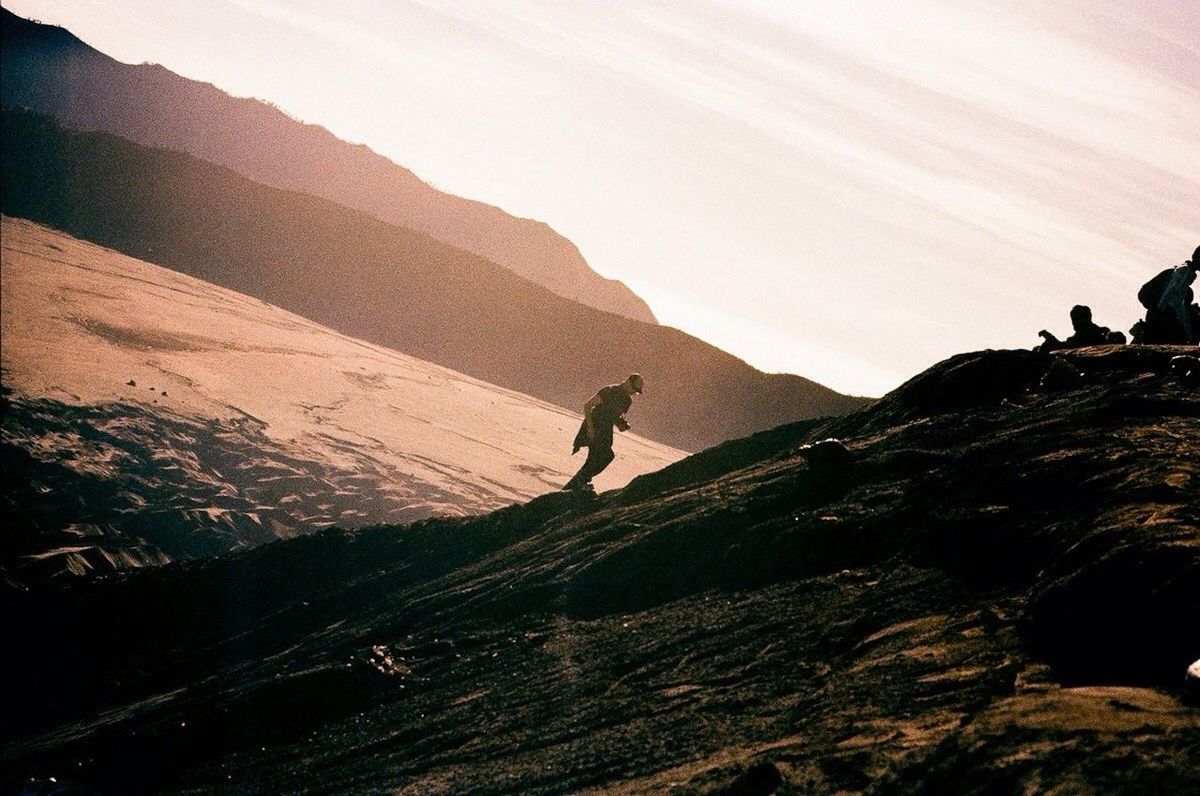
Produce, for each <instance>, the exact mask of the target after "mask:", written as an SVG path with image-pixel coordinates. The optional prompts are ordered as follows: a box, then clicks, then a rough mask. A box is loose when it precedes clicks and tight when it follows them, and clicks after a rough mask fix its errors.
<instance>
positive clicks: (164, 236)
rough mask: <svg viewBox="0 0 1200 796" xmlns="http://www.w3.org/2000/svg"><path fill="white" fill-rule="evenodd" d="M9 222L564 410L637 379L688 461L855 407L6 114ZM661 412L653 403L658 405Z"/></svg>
mask: <svg viewBox="0 0 1200 796" xmlns="http://www.w3.org/2000/svg"><path fill="white" fill-rule="evenodd" d="M3 113H4V116H3V119H4V125H3V131H2V132H3V136H4V146H5V149H6V157H5V159H4V162H3V169H4V171H3V189H4V190H3V196H2V197H0V201H2V202H3V209H4V212H5V213H8V214H9V215H14V216H20V217H24V218H30V219H32V220H35V221H38V222H39V223H43V224H47V225H50V226H53V227H56V228H58V229H62V230H64V231H66V232H69V233H71V234H73V235H75V236H77V237H81V238H84V239H87V240H91V241H94V242H96V243H99V244H101V245H104V246H108V247H111V248H114V249H117V250H118V251H121V252H122V253H124V254H127V255H130V256H133V257H136V258H139V259H143V260H147V261H149V262H153V263H156V264H159V265H165V266H167V267H169V268H173V269H175V270H179V271H182V272H183V273H187V274H189V275H192V276H196V277H198V278H200V279H203V280H205V281H208V282H212V283H214V284H217V285H220V286H222V287H226V288H230V289H233V290H235V291H238V292H240V293H244V294H247V295H251V296H255V297H257V298H260V299H263V300H266V301H269V302H270V303H272V304H275V305H277V306H279V307H281V308H283V309H286V310H288V311H291V312H295V313H297V314H299V315H302V316H304V317H306V318H309V319H312V320H315V321H317V322H319V323H321V324H323V325H325V326H329V327H331V328H333V329H335V330H337V331H340V332H343V333H345V334H349V335H351V336H353V337H357V338H361V339H365V340H368V341H370V342H374V343H377V344H380V345H384V346H386V347H388V348H392V349H395V350H397V351H401V352H403V353H406V354H409V355H412V356H415V357H417V358H418V359H421V360H424V361H427V362H433V363H435V364H439V365H442V366H445V367H449V368H451V369H453V370H457V371H460V372H463V373H466V374H468V375H470V376H474V377H476V378H479V379H481V380H483V381H486V382H489V383H491V384H496V385H499V386H501V387H506V388H509V389H513V390H516V391H517V392H521V393H525V394H528V395H532V396H534V397H536V398H540V399H542V400H546V401H549V402H551V403H554V404H556V405H558V406H562V407H567V408H570V409H574V408H576V407H581V406H582V404H583V402H584V401H585V400H587V398H588V397H590V396H591V395H592V394H593V392H594V391H595V390H596V389H597V388H598V387H600V386H603V385H605V384H611V383H614V382H616V381H620V380H622V379H623V378H624V377H625V375H627V374H629V373H631V372H635V371H640V372H642V373H643V374H644V375H645V376H646V377H647V384H648V389H647V394H646V395H645V396H642V398H641V399H639V401H638V403H637V406H636V407H635V410H634V411H633V412H632V413H631V415H630V420H631V422H633V423H634V424H635V425H634V429H635V430H636V431H638V432H639V433H642V434H643V435H644V436H646V437H648V438H650V439H655V440H658V441H660V442H664V443H666V444H669V445H671V446H673V447H676V448H680V449H684V450H696V449H699V448H703V447H707V446H709V445H712V444H715V443H716V442H720V441H722V440H725V439H729V438H733V437H739V436H744V435H745V434H747V433H752V432H754V431H757V430H760V429H763V428H768V427H771V426H774V425H778V424H779V423H781V422H787V421H790V420H795V419H799V418H802V417H806V416H815V415H825V414H836V413H840V412H846V411H851V410H853V409H855V408H858V407H860V406H862V405H863V404H864V403H866V401H865V399H860V398H854V397H850V396H844V395H841V394H839V393H837V392H835V391H834V390H831V389H829V388H827V387H824V386H822V385H819V384H817V383H815V382H813V381H811V380H808V379H805V378H803V377H800V376H793V375H788V374H765V373H762V372H761V371H758V370H756V369H754V368H753V367H751V366H750V365H748V364H747V363H745V362H743V361H742V360H740V359H737V358H736V357H734V356H733V355H731V354H729V353H727V352H724V351H721V350H720V349H717V348H716V347H714V346H711V345H709V344H707V343H704V342H703V341H701V340H698V339H697V338H695V337H692V336H690V335H687V334H685V333H684V332H681V331H679V330H677V329H672V328H670V327H665V326H659V325H657V324H646V323H642V322H639V321H633V320H629V319H627V318H624V317H622V316H617V315H614V314H611V313H606V312H602V311H600V310H596V309H594V308H591V307H586V306H584V305H581V304H578V303H576V302H572V301H570V300H568V299H564V298H562V297H560V296H558V295H556V294H554V293H552V292H551V291H549V290H547V289H545V288H542V287H540V286H538V285H535V284H533V283H530V282H528V281H526V280H524V279H522V278H521V277H519V276H517V275H515V274H513V273H512V272H511V271H509V270H507V269H504V268H502V267H501V266H498V265H496V264H495V263H492V262H490V261H488V260H485V259H483V258H480V257H478V256H476V255H471V254H470V253H468V252H464V251H462V250H460V249H455V248H453V247H451V246H449V245H448V244H446V243H443V242H441V241H438V240H436V239H433V238H430V237H428V236H426V235H424V234H423V233H420V232H416V231H413V230H408V229H405V228H402V227H397V226H395V225H392V224H388V223H387V222H384V221H380V220H379V219H377V218H375V217H373V216H371V215H370V214H368V213H365V212H363V211H359V210H352V209H349V208H344V207H341V206H339V205H337V204H335V203H333V202H331V201H330V200H327V199H321V198H318V197H311V196H308V195H306V194H299V193H296V192H289V191H284V190H282V189H278V188H271V187H269V186H264V185H261V184H259V183H255V182H253V181H251V180H249V179H247V178H245V177H243V176H241V175H239V174H237V173H236V172H234V171H232V170H229V169H226V168H224V167H221V166H217V165H215V164H212V163H210V162H208V161H204V160H201V159H198V158H196V157H194V156H191V155H188V154H186V153H182V152H174V151H168V150H154V149H148V148H145V147H142V146H140V145H138V144H135V143H133V142H130V141H128V140H126V139H121V138H119V137H116V136H111V135H109V134H107V133H77V132H71V131H68V130H66V129H64V128H62V127H61V126H60V125H58V124H57V123H56V122H54V121H53V120H51V119H49V118H47V117H44V116H39V115H37V114H33V113H30V112H23V111H10V110H6V111H4V112H3ZM656 399H657V400H656Z"/></svg>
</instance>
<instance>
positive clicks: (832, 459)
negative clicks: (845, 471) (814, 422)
mask: <svg viewBox="0 0 1200 796" xmlns="http://www.w3.org/2000/svg"><path fill="white" fill-rule="evenodd" d="M799 453H800V455H801V456H802V457H804V461H806V462H808V466H809V467H817V468H843V467H849V466H851V465H853V464H854V454H853V453H851V452H850V449H849V448H847V447H846V446H845V444H843V443H842V441H841V440H838V439H823V440H821V441H820V442H813V443H811V444H809V445H803V446H801V448H800V450H799Z"/></svg>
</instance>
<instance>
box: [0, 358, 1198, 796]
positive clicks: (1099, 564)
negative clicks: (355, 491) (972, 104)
mask: <svg viewBox="0 0 1200 796" xmlns="http://www.w3.org/2000/svg"><path fill="white" fill-rule="evenodd" d="M1179 353H1180V349H1171V348H1153V347H1132V346H1131V347H1126V348H1121V349H1116V348H1107V347H1104V348H1097V349H1086V350H1081V351H1076V352H1068V353H1065V354H1061V355H1060V356H1062V357H1064V358H1065V359H1067V360H1068V361H1069V362H1070V363H1071V364H1072V366H1073V367H1075V368H1078V369H1079V370H1080V371H1081V372H1082V373H1083V374H1085V376H1086V378H1085V381H1084V383H1083V385H1082V386H1081V387H1080V388H1079V389H1073V390H1072V389H1068V390H1065V391H1060V392H1053V393H1048V392H1043V391H1040V390H1039V389H1038V383H1039V380H1040V378H1041V376H1042V375H1043V374H1044V373H1045V369H1046V367H1047V365H1048V360H1047V358H1045V357H1042V356H1041V355H1037V354H1034V353H1032V352H985V353H982V354H972V355H964V356H962V357H956V358H955V359H953V360H950V361H949V362H947V363H944V364H943V365H940V366H938V367H936V368H934V369H933V370H932V371H931V372H929V373H927V374H923V375H922V376H921V377H918V379H915V380H913V381H912V382H910V383H909V384H908V385H906V386H905V387H904V388H901V389H900V390H898V391H897V392H896V393H894V394H893V395H891V396H889V397H887V398H885V399H883V400H882V401H881V402H880V403H879V404H878V405H876V406H875V407H873V408H871V409H869V410H867V411H864V412H861V413H859V414H856V415H852V416H849V417H845V418H840V419H837V420H831V421H825V422H821V423H813V422H809V423H804V424H798V425H795V426H790V427H784V428H779V429H775V430H773V431H770V432H765V433H764V434H761V435H756V436H755V437H753V438H749V439H748V440H740V441H737V442H734V443H728V444H727V445H722V446H720V447H718V448H714V449H712V450H710V451H706V452H705V453H702V454H698V455H697V456H694V457H692V458H690V459H688V460H685V461H683V462H679V463H677V464H675V465H672V466H671V467H668V468H666V469H664V470H663V471H662V472H660V473H655V474H653V475H649V476H645V477H643V478H640V479H637V480H636V481H635V482H633V483H632V484H631V485H630V486H629V487H627V488H626V489H625V490H624V491H622V492H615V493H606V494H603V495H600V496H599V497H598V498H597V499H595V500H593V501H590V502H588V503H586V504H584V503H580V502H579V501H577V500H575V499H574V498H573V497H572V496H570V495H561V494H554V495H548V496H546V497H542V498H538V499H536V500H534V501H532V502H530V503H528V504H525V505H522V506H514V507H511V508H508V509H504V510H502V511H498V512H495V513H492V514H489V515H486V516H484V517H479V518H475V519H463V520H430V521H425V522H421V523H417V524H415V525H410V526H407V527H382V528H376V529H370V530H365V531H361V532H358V533H355V534H343V533H336V532H326V533H321V534H317V535H314V536H308V537H304V538H302V539H296V540H291V541H287V542H280V543H275V544H271V545H266V546H264V547H261V548H258V549H256V550H253V551H250V552H247V553H245V554H239V555H233V556H226V557H223V558H221V559H218V560H216V561H212V562H208V563H204V564H193V565H187V566H178V565H172V566H169V567H165V568H162V569H159V570H154V571H147V572H143V573H139V574H136V575H131V576H128V577H125V578H121V579H118V580H115V581H113V582H108V583H80V584H77V585H76V586H75V587H74V588H70V589H66V590H62V591H57V592H33V593H29V594H24V595H9V596H8V597H6V598H5V601H6V604H5V605H4V610H5V616H7V617H12V621H11V623H10V624H11V629H10V630H9V637H8V639H7V640H9V641H10V643H11V647H12V648H13V649H18V650H20V651H21V654H20V655H16V656H9V657H8V658H7V659H6V661H5V665H6V667H8V668H9V669H11V671H10V672H8V676H7V677H5V679H4V682H5V683H6V684H7V687H8V689H9V692H8V693H6V694H4V695H3V697H4V699H5V704H6V706H7V709H8V711H9V715H10V716H11V721H9V722H8V723H7V724H6V725H5V727H4V733H5V736H4V738H5V740H4V746H3V750H2V752H0V761H2V763H0V773H2V774H3V776H5V777H7V778H8V780H7V781H12V782H16V781H18V780H21V779H23V778H26V777H34V778H45V777H46V776H49V775H53V774H55V773H56V772H67V771H69V772H72V773H71V776H72V777H73V778H75V779H77V780H78V781H81V782H84V783H86V784H88V785H90V786H93V787H97V788H99V789H100V790H102V791H103V790H106V789H107V790H119V791H129V790H135V791H144V790H156V791H210V790H225V791H234V792H268V791H271V792H278V791H287V792H296V791H300V792H305V791H322V792H326V791H342V792H346V791H350V792H364V791H365V792H379V791H387V792H396V793H428V792H446V793H449V792H467V791H470V792H483V793H514V792H522V793H561V792H577V791H587V790H590V789H600V790H616V791H619V792H629V793H642V792H663V791H670V792H673V793H711V792H725V793H747V794H758V793H808V792H815V793H831V792H874V793H950V792H952V793H979V794H983V793H988V794H991V793H1014V792H1015V793H1021V792H1041V791H1058V792H1127V793H1143V792H1163V793H1180V792H1187V791H1188V790H1189V789H1194V785H1195V783H1196V782H1197V781H1200V711H1197V710H1196V709H1195V708H1193V707H1189V706H1187V705H1185V704H1184V701H1183V699H1182V697H1183V696H1184V693H1185V688H1184V687H1182V686H1183V684H1182V683H1181V681H1180V675H1181V673H1182V672H1184V671H1185V670H1186V669H1187V667H1188V665H1189V663H1191V662H1192V661H1195V660H1196V658H1197V657H1198V656H1200V649H1198V648H1197V647H1196V644H1197V643H1198V641H1197V636H1196V634H1195V633H1194V632H1193V631H1192V629H1193V628H1196V627H1200V604H1198V603H1197V599H1198V595H1200V582H1198V581H1197V574H1198V573H1200V500H1197V494H1198V484H1200V459H1198V457H1197V453H1198V451H1197V446H1198V445H1200V434H1198V433H1197V432H1198V431H1200V427H1198V426H1200V397H1198V396H1197V395H1196V392H1195V391H1194V390H1191V389H1188V388H1186V387H1184V386H1183V385H1181V384H1179V382H1178V381H1177V380H1175V379H1174V378H1172V377H1171V376H1170V375H1169V374H1168V367H1167V363H1168V362H1169V360H1170V357H1171V356H1175V355H1177V354H1179ZM1005 374H1006V375H1005ZM830 438H835V439H838V440H841V441H842V442H843V444H844V445H845V446H846V448H847V449H848V450H849V451H851V452H852V457H853V462H854V464H853V467H850V468H837V467H828V466H818V462H817V461H815V460H814V458H813V455H812V452H813V450H814V448H805V447H804V446H805V445H810V444H812V443H813V442H816V441H820V440H826V439H830ZM818 458H819V457H818ZM31 683H32V684H35V685H34V686H32V687H31V686H29V685H28V684H31Z"/></svg>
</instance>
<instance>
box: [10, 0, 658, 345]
mask: <svg viewBox="0 0 1200 796" xmlns="http://www.w3.org/2000/svg"><path fill="white" fill-rule="evenodd" d="M0 32H2V34H3V35H2V40H0V64H2V68H3V71H4V80H3V82H2V83H0V101H2V103H3V105H4V106H5V107H8V108H30V109H32V110H35V111H38V112H40V113H45V114H49V115H51V116H54V117H56V118H58V119H60V120H61V121H62V122H63V123H64V124H66V125H67V126H69V127H74V128H78V129H83V130H98V131H104V132H109V133H115V134H116V135H119V136H122V137H123V138H128V139H131V140H133V141H136V142H138V143H140V144H145V145H147V146H152V147H162V148H164V149H175V150H179V151H181V152H188V153H191V154H193V155H196V156H197V157H200V158H203V159H204V160H208V161H212V162H213V163H218V164H220V165H222V166H225V167H227V168H230V169H233V170H234V171H236V172H238V173H240V174H244V175H245V176H247V177H249V178H250V179H252V180H255V181H257V182H261V183H265V184H267V185H271V186H274V187H276V188H286V189H289V190H295V191H301V192H303V193H308V194H313V195H314V196H320V197H324V198H326V199H330V200H332V201H334V202H337V203H338V204H341V205H345V206H346V207H352V208H354V209H356V210H363V211H365V212H367V213H370V214H371V215H373V216H375V217H377V218H380V219H382V220H384V221H389V222H392V223H395V224H400V225H401V226H405V227H409V228H411V229H415V230H418V231H420V232H424V233H427V234H428V235H430V236H432V237H434V238H437V239H438V240H440V241H445V242H446V243H448V244H450V245H452V246H455V247H457V248H460V249H464V250H466V251H469V252H472V253H474V254H478V255H480V256H481V257H485V258H487V259H489V260H491V261H492V262H494V263H498V264H500V265H502V266H504V267H505V268H508V269H509V270H511V271H513V272H514V273H516V274H519V275H520V276H522V277H524V278H525V279H528V280H530V281H531V282H535V283H537V284H539V285H542V286H543V287H546V288H549V289H550V290H552V291H554V292H555V293H557V294H558V295H560V296H564V297H566V298H569V299H572V300H574V301H578V302H581V303H583V304H587V305H589V306H592V307H596V308H597V309H601V310H605V311H607V312H615V313H617V314H619V315H624V316H626V317H629V318H633V319H635V320H639V321H645V322H648V323H654V315H653V313H651V312H650V308H649V307H648V306H646V302H644V301H642V299H640V298H639V297H638V296H637V295H635V294H634V293H633V291H631V290H630V289H629V288H628V287H626V286H625V285H624V284H623V283H621V282H619V281H617V280H615V279H606V278H604V277H602V276H600V275H599V274H597V273H596V272H595V271H593V270H592V269H591V268H590V267H589V266H588V264H587V263H586V262H585V261H584V259H583V256H582V255H581V254H580V253H579V250H578V249H577V248H576V247H575V244H573V243H571V241H569V240H567V239H566V238H564V237H562V236H561V235H559V234H558V233H557V232H555V231H554V230H553V229H551V228H550V227H549V226H547V225H545V224H543V223H540V222H537V221H533V220H531V219H525V218H514V217H513V216H510V215H508V214H507V213H505V212H504V211H503V210H501V209H500V208H498V207H493V206H492V205H487V204H484V203H482V202H475V201H471V200H470V199H463V198H462V197H459V196H452V195H450V194H446V193H442V192H441V191H439V190H437V189H435V188H433V187H432V186H431V185H429V184H427V183H425V182H423V181H421V180H420V179H419V178H418V177H417V176H416V175H414V174H413V173H412V172H411V171H409V170H408V169H406V168H403V167H402V166H398V165H396V164H395V163H393V162H392V161H390V160H388V159H387V158H385V157H383V156H382V155H379V154H376V153H375V152H373V151H371V150H370V149H368V148H367V147H365V146H361V145H354V144H349V143H347V142H345V141H342V140H341V139H339V138H337V137H336V136H334V135H333V134H332V133H330V132H329V131H328V130H326V129H325V128H324V127H319V126H317V125H312V124H304V123H303V122H300V121H297V120H296V119H293V118H291V117H290V116H288V115H287V114H285V113H283V112H282V111H280V110H279V109H278V108H276V107H274V106H272V105H270V104H268V103H265V102H262V101H260V100H255V99H244V98H238V97H231V96H230V95H228V94H226V93H225V92H224V91H221V90H220V89H218V88H217V87H215V86H213V85H211V84H209V83H201V82H199V81H196V80H189V79H187V78H184V77H181V76H179V75H177V74H175V73H174V72H171V71H169V70H167V69H165V68H163V67H161V66H159V65H157V64H140V65H134V64H124V63H121V62H120V61H116V60H114V59H112V58H110V57H108V56H107V55H105V54H103V53H101V52H99V51H97V50H95V49H93V48H92V47H89V46H88V45H87V44H84V43H83V42H82V41H80V40H79V39H78V38H76V37H75V36H73V35H72V34H71V33H70V32H68V31H66V30H64V29H62V28H58V27H54V26H50V25H42V24H39V23H36V22H33V21H31V20H26V19H22V18H21V17H18V16H16V15H15V14H12V13H11V12H9V11H5V10H3V9H0Z"/></svg>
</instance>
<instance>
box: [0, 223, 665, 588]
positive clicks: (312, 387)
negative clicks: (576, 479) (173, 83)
mask: <svg viewBox="0 0 1200 796" xmlns="http://www.w3.org/2000/svg"><path fill="white" fill-rule="evenodd" d="M2 233H3V234H2V239H3V252H2V257H0V264H2V279H0V286H2V294H3V305H2V312H0V316H2V320H3V335H2V337H0V353H2V355H3V356H2V364H3V381H4V387H5V391H6V395H5V397H4V412H3V420H2V424H0V430H2V432H3V434H2V439H0V474H2V476H3V482H4V491H3V497H2V499H0V516H2V517H3V518H4V520H5V522H4V524H5V526H6V530H5V531H4V534H3V539H4V543H3V545H0V551H2V553H0V572H2V573H3V574H4V575H5V576H7V577H9V578H15V579H18V580H21V581H27V582H28V581H37V580H41V579H42V578H44V577H46V576H50V575H53V574H55V573H59V572H63V571H73V572H76V573H84V572H87V571H89V570H99V571H102V572H103V571H107V570H111V569H113V568H123V567H127V566H136V565H139V564H142V563H163V562H165V561H167V560H170V559H174V558H179V557H193V556H199V555H212V554H214V553H217V552H222V551H225V550H229V549H231V548H234V547H239V546H244V545H248V544H254V543H258V542H262V541H267V540H271V539H275V538H279V537H286V536H292V535H295V534H298V533H302V532H309V531H312V530H315V529H317V528H319V527H327V526H329V525H334V524H336V525H339V526H341V527H344V528H345V527H360V526H363V525H366V524H370V523H381V522H389V523H395V522H408V521H412V520H416V519H423V518H425V517H429V516H433V515H435V514H440V515H463V514H472V513H473V514H477V513H481V512H483V511H486V510H489V509H495V508H499V507H501V506H505V505H508V504H510V503H513V502H514V501H518V500H528V499H529V498H531V497H534V496H536V495H540V494H544V493H546V492H548V491H553V490H555V489H558V488H559V487H560V486H561V485H562V484H563V483H565V482H566V480H567V479H568V478H569V477H570V475H571V473H573V472H574V470H575V469H576V468H578V467H579V465H580V464H581V463H582V458H583V455H582V454H580V455H577V456H575V457H574V458H572V456H571V447H570V446H571V440H572V438H573V437H574V433H575V430H576V429H577V428H578V424H579V416H578V415H575V414H572V413H569V412H567V411H565V410H563V409H560V408H558V407H556V406H552V405H550V404H547V403H544V402H542V401H538V400H536V399H534V398H530V397H528V396H526V395H521V394H519V393H515V392H511V391H509V390H504V389H501V388H499V387H495V386H493V385H490V384H486V383H483V382H480V381H477V380H475V379H472V378H469V377H467V376H463V375H462V374H460V373H455V372H454V371H450V370H446V369H445V368H441V367H438V366H436V365H430V364H428V363H426V362H421V361H419V360H417V359H414V358H412V357H409V356H404V355H402V354H398V353H396V352H394V351H389V350H387V349H385V348H381V347H379V346H375V345H370V344H367V343H364V342H362V341H360V340H355V339H353V338H350V337H346V336H344V335H340V334H337V333H335V332H332V331H330V330H329V329H327V328H324V327H321V326H319V325H317V324H315V323H313V322H312V321H308V320H305V319H303V318H300V317H298V316H296V315H292V314H291V313H288V312H284V311H283V310H280V309H279V308H277V307H273V306H271V305H269V304H266V303H264V302H262V301H259V300H257V299H252V298H249V297H247V296H244V295H241V294H238V293H234V292H232V291H230V290H225V289H223V288H218V287H215V286H213V285H211V284H208V283H205V282H201V281H199V280H197V279H193V278H192V277H189V276H185V275H183V274H179V273H176V272H174V271H170V270H167V269H166V268H161V267H159V266H156V265H151V264H150V263H146V262H141V261H139V260H134V259H131V258H129V257H125V256H124V255H121V254H117V253H116V252H113V251H111V250H108V249H102V248H100V247H99V246H96V245H94V244H90V243H86V242H83V241H80V240H76V239H74V238H71V237H69V236H67V235H64V234H62V233H60V232H55V231H53V230H50V229H47V228H45V227H41V226H37V225H35V224H32V223H30V222H28V221H21V220H16V219H11V218H7V217H6V218H4V219H3V230H2ZM584 397H585V398H586V396H584ZM582 400H583V399H582V398H581V402H582ZM630 419H631V421H632V422H634V423H636V422H637V411H636V407H635V409H634V410H632V411H631V412H630ZM616 448H617V451H618V454H619V455H618V457H617V460H616V461H615V462H614V463H613V465H612V467H611V468H610V469H609V470H608V471H607V472H605V473H604V474H602V475H601V476H600V477H599V478H598V479H597V483H598V485H599V486H600V487H602V488H603V487H606V486H607V487H615V486H621V485H623V484H625V483H626V482H628V481H629V479H630V478H632V477H633V476H635V475H638V474H640V473H645V472H649V471H651V470H656V469H658V468H660V467H662V466H663V465H665V464H668V463H670V462H672V461H675V460H677V459H679V458H681V457H682V456H683V454H682V453H681V452H679V451H676V450H673V449H671V448H667V447H666V446H663V445H659V444H658V443H654V442H650V441H648V440H645V439H642V438H640V437H638V436H636V435H634V434H632V433H630V434H622V435H619V437H618V439H617V443H616Z"/></svg>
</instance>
